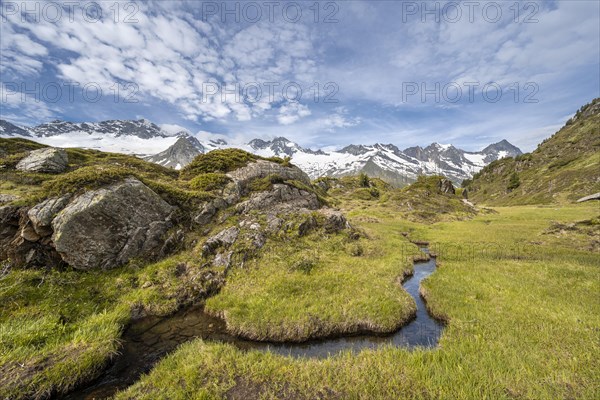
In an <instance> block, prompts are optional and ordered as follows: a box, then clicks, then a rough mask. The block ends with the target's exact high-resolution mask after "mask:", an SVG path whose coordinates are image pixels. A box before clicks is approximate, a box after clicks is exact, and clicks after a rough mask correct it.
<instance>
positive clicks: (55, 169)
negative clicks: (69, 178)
mask: <svg viewBox="0 0 600 400" xmlns="http://www.w3.org/2000/svg"><path fill="white" fill-rule="evenodd" d="M68 163H69V157H68V156H67V152H66V151H65V150H64V149H57V148H54V147H47V148H44V149H38V150H33V151H31V152H30V153H29V155H28V156H27V157H25V158H23V159H22V160H21V161H19V163H18V164H17V169H18V170H20V171H25V172H47V173H52V174H58V173H61V172H63V171H64V170H65V169H67V165H68Z"/></svg>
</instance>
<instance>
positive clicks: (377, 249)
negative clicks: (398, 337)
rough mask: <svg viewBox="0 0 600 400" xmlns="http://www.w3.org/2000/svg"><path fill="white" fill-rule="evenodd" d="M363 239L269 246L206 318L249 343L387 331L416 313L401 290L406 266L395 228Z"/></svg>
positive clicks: (237, 274)
mask: <svg viewBox="0 0 600 400" xmlns="http://www.w3.org/2000/svg"><path fill="white" fill-rule="evenodd" d="M367 233H368V236H369V237H370V238H369V239H366V238H360V239H358V240H354V239H350V238H349V237H348V236H347V235H331V236H330V235H325V234H324V233H323V232H321V231H317V232H314V233H312V234H310V235H308V236H303V237H297V238H292V239H291V240H290V238H289V236H286V237H283V239H280V240H273V241H271V242H270V243H269V244H268V246H267V247H266V248H265V249H264V251H262V252H261V256H260V257H258V258H257V259H255V260H253V262H251V263H249V264H247V265H246V266H245V268H244V269H237V270H235V271H233V272H232V274H231V275H230V276H229V277H228V279H227V283H226V285H225V286H224V288H223V289H222V290H221V292H220V293H219V294H217V295H216V296H214V297H212V298H210V299H208V301H207V304H206V310H207V311H208V312H209V313H212V314H216V315H220V316H223V317H224V319H225V321H226V322H227V327H228V329H229V330H230V331H231V332H233V333H235V334H237V335H240V336H243V337H246V338H250V339H255V340H271V341H302V340H307V339H310V338H316V337H325V336H330V335H335V334H340V333H353V332H358V331H375V332H390V331H393V330H395V329H396V328H398V327H399V326H400V325H402V324H403V323H405V322H406V320H408V319H409V318H410V317H411V316H412V315H413V314H414V312H415V310H416V308H415V304H414V301H413V300H412V298H411V297H410V296H409V295H408V293H406V292H405V291H404V290H403V289H402V288H401V287H400V283H401V281H402V277H403V276H404V275H405V274H409V273H410V271H411V270H412V259H410V260H408V259H407V258H406V257H404V258H403V257H402V254H401V253H400V252H398V251H397V248H399V247H400V246H402V245H404V244H406V239H404V238H403V237H402V236H401V235H399V233H398V232H396V231H395V229H394V227H393V226H391V225H390V226H387V227H386V230H381V231H380V232H374V231H370V230H367ZM384 235H386V236H389V237H390V239H388V240H383V238H382V237H381V236H384Z"/></svg>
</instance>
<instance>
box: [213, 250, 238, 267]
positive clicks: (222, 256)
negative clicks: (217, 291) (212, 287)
mask: <svg viewBox="0 0 600 400" xmlns="http://www.w3.org/2000/svg"><path fill="white" fill-rule="evenodd" d="M232 254H233V252H232V251H228V252H226V253H219V254H217V255H216V256H215V259H214V260H213V266H215V267H224V268H229V267H230V266H231V255H232Z"/></svg>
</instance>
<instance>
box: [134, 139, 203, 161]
mask: <svg viewBox="0 0 600 400" xmlns="http://www.w3.org/2000/svg"><path fill="white" fill-rule="evenodd" d="M206 150H207V149H206V147H204V146H203V145H202V143H200V141H199V140H198V139H196V138H195V137H193V136H191V135H190V134H189V133H187V132H180V133H179V134H177V141H176V142H175V143H174V144H173V145H172V146H170V147H169V148H168V149H166V150H165V151H161V152H160V153H158V154H155V155H153V156H149V157H145V159H146V160H147V161H150V162H153V163H156V164H160V165H162V166H164V167H170V168H175V169H181V168H183V167H184V166H185V165H187V164H189V163H191V162H192V160H193V159H194V158H195V157H196V156H197V155H198V154H202V153H205V152H206Z"/></svg>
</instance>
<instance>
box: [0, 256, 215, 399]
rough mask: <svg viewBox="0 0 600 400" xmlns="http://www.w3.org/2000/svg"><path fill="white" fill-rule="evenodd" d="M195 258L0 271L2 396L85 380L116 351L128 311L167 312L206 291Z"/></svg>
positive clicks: (60, 389) (34, 394)
mask: <svg viewBox="0 0 600 400" xmlns="http://www.w3.org/2000/svg"><path fill="white" fill-rule="evenodd" d="M196 258H197V257H196V256H191V255H189V254H182V255H179V256H174V257H171V258H168V259H165V260H163V261H161V262H158V263H155V264H150V265H143V264H140V263H139V262H137V261H134V262H131V263H130V264H129V265H127V266H125V267H122V268H118V269H115V270H111V271H86V272H82V271H76V270H66V271H56V270H16V269H13V270H9V271H8V272H7V273H6V274H4V275H2V276H0V304H2V307H0V397H1V398H11V399H12V398H17V399H21V398H45V397H47V395H48V394H51V393H64V392H67V391H68V390H70V389H72V388H73V387H74V386H75V385H77V384H78V383H80V382H82V381H89V380H90V379H91V378H93V377H94V376H96V375H97V374H98V373H100V372H101V371H102V369H103V367H104V366H105V365H106V363H107V362H108V361H109V360H110V358H111V357H112V356H114V355H115V354H117V352H118V350H119V347H120V337H121V334H122V331H123V329H124V327H125V325H126V324H127V323H128V322H129V320H130V318H131V315H133V314H137V315H166V314H169V313H172V312H174V311H175V310H176V309H177V308H178V307H179V306H180V305H182V304H189V303H191V302H192V301H194V300H196V299H198V297H199V296H201V294H202V293H205V290H206V287H205V285H206V283H205V282H203V280H201V279H196V278H194V277H195V276H197V275H198V274H201V273H204V272H206V271H208V270H207V269H206V268H205V267H202V266H200V265H198V264H196V263H195V262H194V260H195V259H196ZM182 265H183V266H185V268H183V270H184V271H183V272H182V267H181V266H182Z"/></svg>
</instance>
